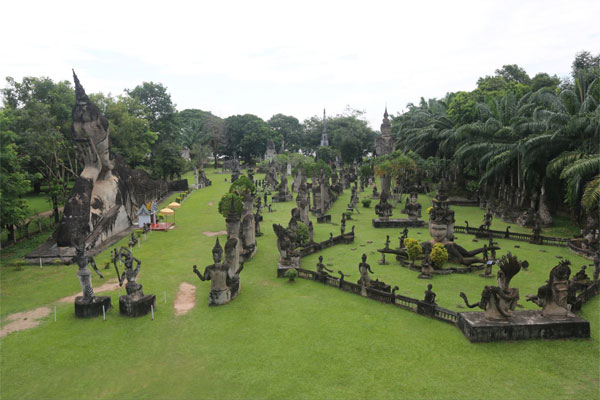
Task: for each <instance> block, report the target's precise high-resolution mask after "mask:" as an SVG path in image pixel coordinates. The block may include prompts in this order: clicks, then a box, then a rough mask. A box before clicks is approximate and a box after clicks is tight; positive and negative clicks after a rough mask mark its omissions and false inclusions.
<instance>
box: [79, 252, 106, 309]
mask: <svg viewBox="0 0 600 400" xmlns="http://www.w3.org/2000/svg"><path fill="white" fill-rule="evenodd" d="M75 261H76V262H77V265H78V266H79V269H78V270H77V278H78V279H79V284H80V285H81V292H82V294H83V296H77V297H76V298H75V315H76V316H77V317H83V318H86V317H95V316H97V315H100V314H102V312H103V311H102V307H103V306H104V311H105V312H106V311H108V310H109V309H110V308H111V307H112V304H111V301H110V297H109V296H94V290H93V289H92V274H91V272H90V269H89V268H88V265H91V266H92V269H93V270H94V271H95V272H96V273H97V274H98V276H99V277H100V278H104V276H102V274H101V273H100V271H98V268H97V267H96V262H95V261H94V259H93V258H92V257H89V256H87V255H86V252H85V244H80V245H78V246H77V253H76V256H75Z"/></svg>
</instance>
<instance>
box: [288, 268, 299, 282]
mask: <svg viewBox="0 0 600 400" xmlns="http://www.w3.org/2000/svg"><path fill="white" fill-rule="evenodd" d="M297 276H298V271H296V269H295V268H290V269H288V270H287V271H285V277H286V278H288V279H289V281H290V282H294V281H295V280H296V277H297Z"/></svg>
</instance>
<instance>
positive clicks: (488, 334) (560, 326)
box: [457, 310, 590, 342]
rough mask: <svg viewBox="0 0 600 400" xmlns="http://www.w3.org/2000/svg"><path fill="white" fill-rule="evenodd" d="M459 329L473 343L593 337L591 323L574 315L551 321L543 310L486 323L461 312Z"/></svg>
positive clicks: (479, 315)
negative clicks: (543, 314) (591, 335)
mask: <svg viewBox="0 0 600 400" xmlns="http://www.w3.org/2000/svg"><path fill="white" fill-rule="evenodd" d="M457 327H458V329H460V330H461V331H462V332H463V334H464V335H465V336H466V337H467V339H469V341H471V342H495V341H502V340H526V339H567V338H589V337H590V323H589V322H588V321H586V320H584V319H583V318H581V317H578V316H577V315H575V314H573V313H569V315H568V317H566V318H564V319H554V318H547V317H543V316H542V312H541V310H525V311H514V312H513V315H512V317H510V318H509V319H508V320H506V321H489V320H486V319H484V317H483V312H461V313H458V321H457Z"/></svg>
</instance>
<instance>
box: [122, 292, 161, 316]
mask: <svg viewBox="0 0 600 400" xmlns="http://www.w3.org/2000/svg"><path fill="white" fill-rule="evenodd" d="M151 306H154V309H155V310H156V296H155V295H153V294H149V295H146V296H143V297H141V298H139V299H134V298H132V297H131V296H129V295H127V296H119V312H120V313H121V314H123V315H127V316H128V317H141V316H143V315H146V314H148V313H149V312H151V310H152V307H151Z"/></svg>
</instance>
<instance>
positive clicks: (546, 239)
mask: <svg viewBox="0 0 600 400" xmlns="http://www.w3.org/2000/svg"><path fill="white" fill-rule="evenodd" d="M454 232H456V233H465V234H467V235H475V236H476V237H478V238H482V239H487V238H489V237H490V235H491V236H492V237H494V238H498V239H511V240H519V241H522V242H529V243H535V244H547V245H550V246H559V247H566V246H567V243H568V241H569V239H567V238H558V237H552V236H542V235H539V236H536V235H532V234H529V233H520V232H510V231H509V230H506V231H496V230H493V229H479V228H471V227H465V226H458V225H456V226H454Z"/></svg>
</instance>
